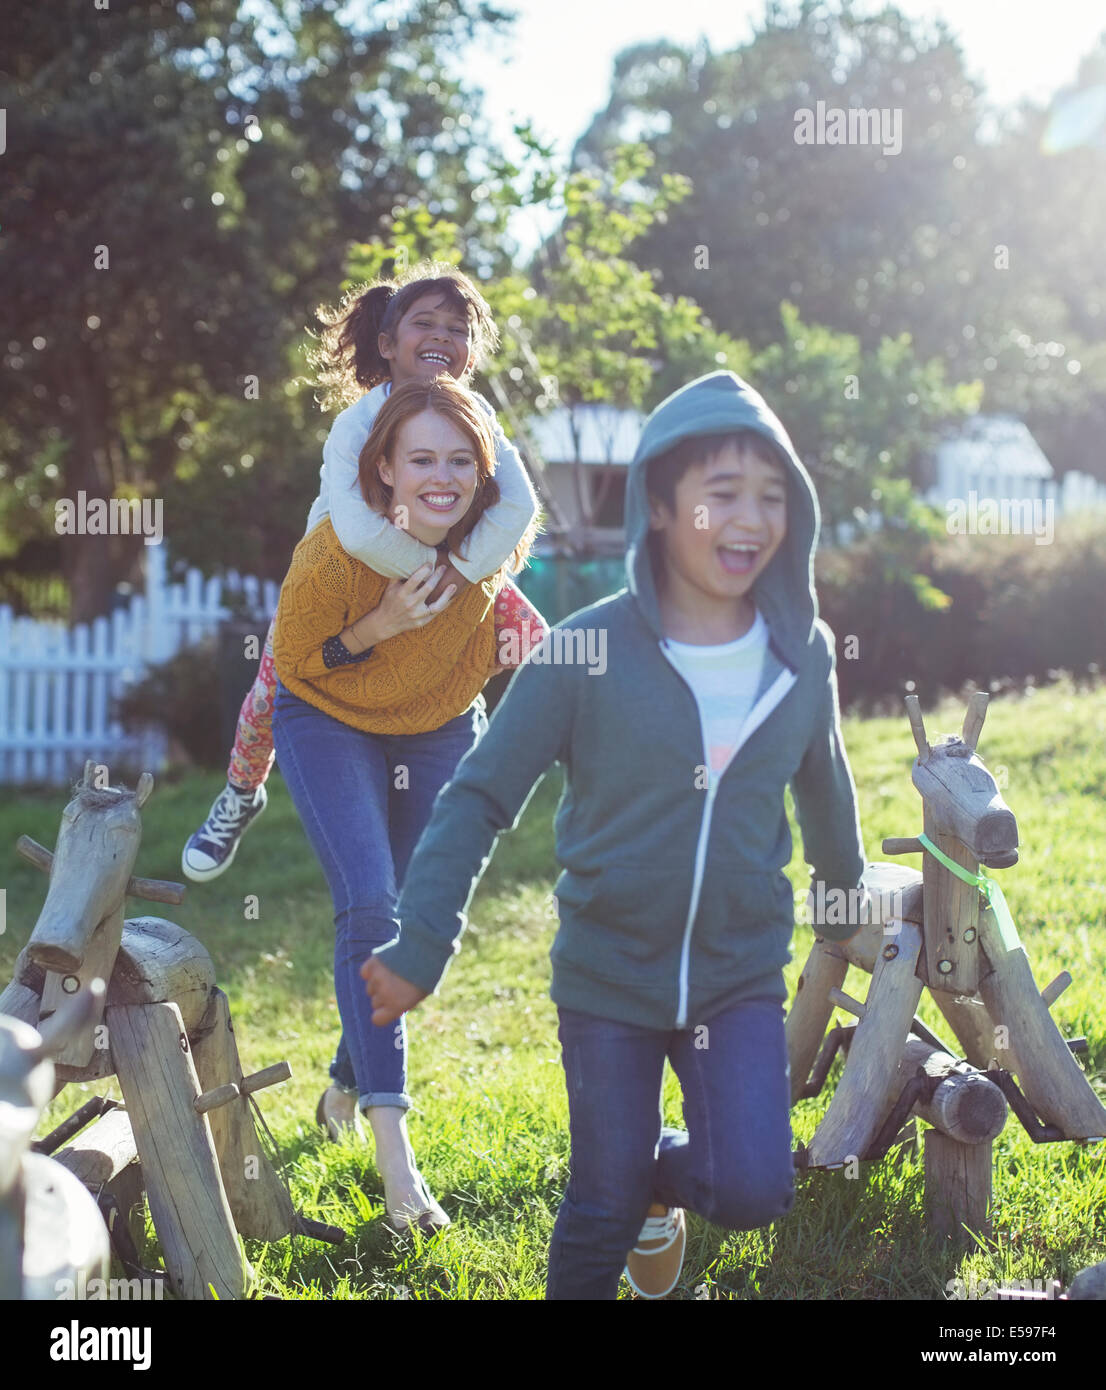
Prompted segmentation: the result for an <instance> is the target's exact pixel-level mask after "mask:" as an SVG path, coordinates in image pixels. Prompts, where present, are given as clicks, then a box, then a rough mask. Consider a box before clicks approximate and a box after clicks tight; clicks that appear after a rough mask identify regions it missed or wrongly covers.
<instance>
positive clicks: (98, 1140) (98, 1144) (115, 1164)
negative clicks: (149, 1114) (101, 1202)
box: [54, 1109, 138, 1188]
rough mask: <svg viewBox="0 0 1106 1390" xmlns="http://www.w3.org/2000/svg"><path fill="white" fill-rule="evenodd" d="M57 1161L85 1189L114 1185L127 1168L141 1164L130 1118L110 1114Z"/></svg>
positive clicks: (84, 1132) (122, 1113)
mask: <svg viewBox="0 0 1106 1390" xmlns="http://www.w3.org/2000/svg"><path fill="white" fill-rule="evenodd" d="M54 1158H55V1160H56V1161H57V1162H58V1163H60V1164H61V1165H62V1167H63V1168H68V1169H69V1171H70V1172H71V1173H72V1174H73V1176H74V1177H75V1178H79V1179H80V1180H81V1182H83V1183H84V1185H85V1187H92V1188H99V1187H103V1186H105V1185H106V1184H108V1183H110V1182H113V1181H114V1180H115V1179H116V1178H117V1177H118V1176H119V1174H120V1173H122V1171H123V1169H124V1168H127V1167H129V1166H130V1164H132V1163H135V1162H137V1161H138V1146H137V1145H136V1144H135V1142H134V1131H133V1130H132V1129H131V1120H130V1116H129V1115H128V1114H127V1112H126V1111H125V1110H122V1109H119V1110H109V1111H108V1112H107V1114H106V1115H101V1116H100V1118H99V1119H98V1120H93V1122H92V1124H90V1125H89V1126H88V1128H87V1129H83V1130H81V1132H80V1134H78V1135H77V1137H76V1138H75V1139H74V1140H73V1141H72V1143H70V1144H67V1145H66V1146H65V1148H64V1149H59V1150H58V1152H57V1153H56V1154H55V1155H54Z"/></svg>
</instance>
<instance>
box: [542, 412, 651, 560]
mask: <svg viewBox="0 0 1106 1390" xmlns="http://www.w3.org/2000/svg"><path fill="white" fill-rule="evenodd" d="M644 423H645V416H644V415H643V414H642V413H641V411H639V410H624V409H620V408H619V407H617V406H612V405H578V406H574V407H573V408H572V409H571V410H570V409H569V408H568V407H567V406H558V407H557V408H556V409H555V410H551V411H549V412H548V413H547V414H545V415H537V416H534V417H533V418H532V419H531V420H530V421H529V426H528V434H529V442H530V443H532V445H533V447H534V449H535V450H536V451H537V453H538V456H539V457H540V458H541V459H542V460H543V461H544V464H545V468H544V474H545V483H546V486H547V487H548V489H549V492H550V494H551V496H552V500H553V501H554V502H555V503H556V505H557V508H558V510H559V512H560V515H561V516H562V518H563V519H564V522H565V525H566V526H567V528H568V531H569V533H570V535H571V537H572V541H573V545H574V547H575V548H577V549H579V550H580V551H582V552H583V553H585V554H588V553H590V554H594V555H621V554H622V553H623V551H624V550H625V537H624V521H625V513H624V503H625V497H626V472H627V468H628V467H629V463H630V460H631V459H632V458H633V456H634V450H635V449H636V448H637V442H638V439H639V438H640V436H641V427H642V425H643V424H644Z"/></svg>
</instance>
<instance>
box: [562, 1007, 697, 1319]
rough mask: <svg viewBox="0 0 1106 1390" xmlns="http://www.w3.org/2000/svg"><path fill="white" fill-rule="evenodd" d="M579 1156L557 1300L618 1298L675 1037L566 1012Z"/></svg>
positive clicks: (643, 1202) (641, 1211) (647, 1186)
mask: <svg viewBox="0 0 1106 1390" xmlns="http://www.w3.org/2000/svg"><path fill="white" fill-rule="evenodd" d="M558 1014H559V1018H560V1027H559V1030H558V1034H559V1037H560V1040H561V1049H562V1060H563V1062H564V1068H565V1079H566V1082H567V1085H568V1109H569V1125H570V1128H571V1134H572V1157H571V1162H570V1177H569V1184H568V1190H567V1191H566V1193H565V1197H564V1201H563V1202H562V1203H561V1208H560V1211H559V1212H558V1213H557V1221H556V1224H555V1226H554V1228H553V1239H552V1242H551V1244H550V1248H549V1278H548V1282H547V1284H546V1295H545V1296H546V1298H548V1299H613V1298H615V1297H616V1295H617V1292H618V1280H619V1277H620V1276H621V1274H622V1269H623V1266H624V1265H625V1263H626V1253H627V1251H629V1250H630V1249H632V1247H633V1245H634V1243H635V1242H636V1240H637V1237H638V1234H639V1233H640V1231H641V1226H642V1222H643V1221H644V1220H645V1215H646V1212H647V1211H648V1209H649V1203H650V1202H651V1201H652V1199H653V1194H652V1189H653V1181H654V1174H655V1168H656V1151H657V1141H658V1138H659V1136H660V1132H661V1112H660V1096H661V1081H662V1079H663V1076H664V1060H665V1050H666V1047H667V1043H668V1039H669V1036H670V1035H669V1034H668V1033H666V1032H655V1031H653V1030H651V1029H647V1028H636V1027H634V1026H632V1025H631V1024H625V1023H615V1022H613V1021H612V1020H610V1019H602V1018H594V1017H592V1016H591V1015H589V1014H581V1013H576V1012H574V1011H572V1010H570V1009H559V1010H558Z"/></svg>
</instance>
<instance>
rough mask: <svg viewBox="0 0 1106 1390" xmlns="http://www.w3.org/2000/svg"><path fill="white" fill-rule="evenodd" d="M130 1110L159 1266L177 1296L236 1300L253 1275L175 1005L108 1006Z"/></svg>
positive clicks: (113, 1049) (112, 1043)
mask: <svg viewBox="0 0 1106 1390" xmlns="http://www.w3.org/2000/svg"><path fill="white" fill-rule="evenodd" d="M105 1017H106V1019H107V1025H108V1037H109V1042H110V1046H111V1053H112V1059H113V1061H114V1062H115V1068H116V1071H117V1073H118V1076H119V1084H120V1086H121V1087H122V1090H123V1097H124V1099H125V1101H126V1104H127V1114H128V1115H129V1116H130V1121H131V1128H132V1130H133V1132H134V1139H135V1145H136V1147H137V1149H138V1156H139V1160H140V1161H141V1164H142V1172H143V1176H144V1179H145V1183H146V1194H147V1197H148V1198H149V1203H150V1215H151V1216H152V1218H153V1222H154V1229H155V1230H156V1231H157V1236H158V1240H159V1242H160V1243H161V1248H162V1251H163V1253H164V1256H165V1268H166V1271H167V1272H168V1275H169V1278H170V1281H171V1282H172V1285H173V1288H174V1290H175V1291H176V1292H177V1294H178V1295H179V1296H180V1297H181V1298H189V1299H207V1298H211V1296H212V1293H211V1290H212V1288H214V1290H215V1294H216V1296H217V1297H218V1298H220V1299H224V1300H225V1299H237V1298H242V1297H243V1296H244V1294H245V1292H246V1282H247V1278H248V1277H249V1274H250V1270H249V1266H248V1265H247V1264H246V1261H245V1258H244V1257H243V1255H242V1251H241V1248H240V1246H239V1243H238V1235H237V1232H236V1231H235V1229H234V1221H233V1218H232V1217H231V1211H230V1207H229V1205H228V1203H227V1196H226V1192H225V1191H224V1189H223V1180H222V1177H221V1175H220V1172H219V1162H218V1159H217V1157H216V1154H215V1146H214V1144H213V1143H212V1139H211V1130H210V1128H209V1127H208V1122H207V1119H206V1118H205V1117H204V1116H203V1115H198V1114H197V1113H196V1111H195V1109H194V1108H193V1103H194V1101H195V1100H196V1097H197V1096H198V1095H199V1094H200V1085H199V1082H198V1080H197V1078H196V1069H195V1067H194V1066H193V1064H192V1055H191V1052H190V1050H189V1048H188V1038H187V1036H186V1034H185V1031H184V1025H183V1023H182V1021H181V1015H180V1010H179V1009H178V1008H177V1006H176V1005H175V1004H171V1003H162V1004H116V1005H109V1006H108V1009H107V1011H106V1014H105Z"/></svg>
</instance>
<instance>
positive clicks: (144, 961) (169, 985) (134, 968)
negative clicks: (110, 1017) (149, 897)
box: [108, 917, 215, 1037]
mask: <svg viewBox="0 0 1106 1390" xmlns="http://www.w3.org/2000/svg"><path fill="white" fill-rule="evenodd" d="M214 990H215V965H214V962H213V961H212V959H211V955H210V953H209V952H208V949H207V947H206V946H204V945H203V944H202V943H201V942H200V941H198V940H197V939H196V938H195V937H194V936H193V935H192V934H191V932H187V931H185V930H184V928H183V927H178V926H177V924H176V923H175V922H167V921H166V920H165V919H164V918H163V917H135V918H132V919H130V920H128V921H127V922H125V923H124V925H123V937H122V941H121V942H120V946H119V954H118V957H117V959H116V962H115V971H114V973H113V974H112V977H111V981H110V983H109V985H108V1004H161V1003H166V1002H169V1001H172V1003H174V1004H175V1005H176V1006H177V1008H178V1009H179V1010H180V1014H181V1019H182V1020H183V1022H184V1027H185V1031H186V1032H187V1033H188V1035H189V1037H191V1035H192V1034H193V1033H194V1032H195V1031H196V1030H197V1029H198V1028H199V1027H200V1026H201V1025H202V1023H203V1020H204V1018H205V1016H206V1014H207V1010H208V1006H209V1005H210V1003H211V997H212V994H213V993H214Z"/></svg>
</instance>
